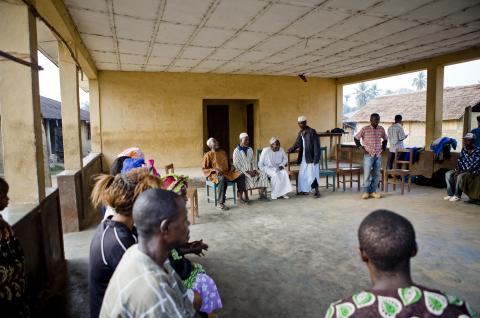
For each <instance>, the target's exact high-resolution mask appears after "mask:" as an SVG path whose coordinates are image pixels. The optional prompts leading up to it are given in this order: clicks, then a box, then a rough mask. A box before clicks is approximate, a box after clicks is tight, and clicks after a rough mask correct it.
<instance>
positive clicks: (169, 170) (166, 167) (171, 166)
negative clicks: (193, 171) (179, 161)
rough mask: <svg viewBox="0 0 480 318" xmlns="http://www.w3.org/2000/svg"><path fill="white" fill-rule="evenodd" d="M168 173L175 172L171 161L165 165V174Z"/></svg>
mask: <svg viewBox="0 0 480 318" xmlns="http://www.w3.org/2000/svg"><path fill="white" fill-rule="evenodd" d="M170 173H175V169H174V168H173V163H171V164H168V165H166V166H165V175H168V174H170Z"/></svg>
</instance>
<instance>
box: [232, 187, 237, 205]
mask: <svg viewBox="0 0 480 318" xmlns="http://www.w3.org/2000/svg"><path fill="white" fill-rule="evenodd" d="M233 204H237V184H236V183H233Z"/></svg>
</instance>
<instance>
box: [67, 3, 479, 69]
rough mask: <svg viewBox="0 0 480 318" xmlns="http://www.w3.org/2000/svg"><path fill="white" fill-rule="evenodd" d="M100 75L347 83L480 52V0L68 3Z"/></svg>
mask: <svg viewBox="0 0 480 318" xmlns="http://www.w3.org/2000/svg"><path fill="white" fill-rule="evenodd" d="M65 3H66V5H67V8H68V10H69V12H70V14H71V16H72V18H73V21H74V22H75V24H76V25H77V28H78V31H79V32H80V34H81V36H82V39H83V41H84V42H85V45H86V46H87V48H88V49H89V51H90V53H91V55H92V58H93V60H94V61H95V63H96V65H97V67H98V69H100V70H123V71H165V72H198V73H231V74H268V75H297V74H300V73H306V72H309V73H310V76H322V77H341V76H346V75H353V74H357V73H362V72H366V71H371V70H375V69H380V68H384V67H388V66H393V65H398V64H402V63H405V62H409V61H414V60H418V59H422V58H426V57H431V56H435V55H440V54H445V53H448V52H453V51H458V50H462V49H466V48H470V47H474V46H480V1H479V0H434V1H432V0H361V1H360V0H291V1H290V0H286V1H283V0H277V1H266V0H135V1H132V0H65Z"/></svg>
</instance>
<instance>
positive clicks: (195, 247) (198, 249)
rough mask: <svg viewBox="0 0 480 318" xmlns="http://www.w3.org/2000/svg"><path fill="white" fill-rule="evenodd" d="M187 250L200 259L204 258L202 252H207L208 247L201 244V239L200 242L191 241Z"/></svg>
mask: <svg viewBox="0 0 480 318" xmlns="http://www.w3.org/2000/svg"><path fill="white" fill-rule="evenodd" d="M188 250H189V252H190V253H192V254H195V255H197V256H200V257H201V256H205V254H204V253H203V251H204V250H205V251H206V250H208V245H207V244H205V243H203V239H201V240H200V241H193V242H190V243H188Z"/></svg>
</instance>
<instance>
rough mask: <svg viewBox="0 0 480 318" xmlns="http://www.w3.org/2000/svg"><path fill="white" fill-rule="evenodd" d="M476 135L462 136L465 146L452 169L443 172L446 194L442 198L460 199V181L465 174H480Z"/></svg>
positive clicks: (479, 153) (479, 149)
mask: <svg viewBox="0 0 480 318" xmlns="http://www.w3.org/2000/svg"><path fill="white" fill-rule="evenodd" d="M475 139H476V136H475V135H474V134H472V133H468V134H466V135H465V137H463V140H464V143H465V147H463V149H462V151H461V152H460V157H459V158H458V160H457V165H456V167H455V169H454V170H450V171H448V172H447V173H446V174H445V181H446V182H447V196H446V197H444V198H443V199H444V200H448V201H450V202H456V201H460V199H461V197H462V193H463V191H462V188H461V186H462V182H463V178H465V177H466V176H467V175H480V148H479V147H476V146H475Z"/></svg>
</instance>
